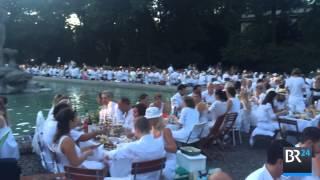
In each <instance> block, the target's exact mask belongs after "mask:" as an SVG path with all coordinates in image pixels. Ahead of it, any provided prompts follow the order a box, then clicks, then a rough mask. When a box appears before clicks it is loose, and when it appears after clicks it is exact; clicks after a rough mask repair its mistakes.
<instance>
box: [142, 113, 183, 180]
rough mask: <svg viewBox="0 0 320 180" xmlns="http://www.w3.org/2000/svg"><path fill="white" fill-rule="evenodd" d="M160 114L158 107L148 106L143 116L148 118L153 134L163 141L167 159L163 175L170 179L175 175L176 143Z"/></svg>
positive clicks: (167, 179)
mask: <svg viewBox="0 0 320 180" xmlns="http://www.w3.org/2000/svg"><path fill="white" fill-rule="evenodd" d="M161 114H162V113H161V111H160V109H159V108H157V107H149V108H148V109H147V112H146V115H145V117H146V118H147V119H148V120H149V123H150V126H151V133H152V134H153V136H154V137H155V138H158V139H160V140H161V141H163V142H164V149H165V151H166V158H167V159H166V165H165V168H164V170H163V175H164V177H165V179H166V180H171V179H174V177H175V170H176V159H177V158H176V152H177V145H176V142H175V141H174V139H173V137H172V133H171V130H170V129H168V128H165V125H164V122H163V119H162V117H161V116H162V115H161Z"/></svg>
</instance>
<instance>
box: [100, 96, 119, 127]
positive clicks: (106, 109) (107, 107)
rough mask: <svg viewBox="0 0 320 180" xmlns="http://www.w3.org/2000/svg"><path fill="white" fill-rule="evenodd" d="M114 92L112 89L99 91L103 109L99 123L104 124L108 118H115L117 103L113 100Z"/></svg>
mask: <svg viewBox="0 0 320 180" xmlns="http://www.w3.org/2000/svg"><path fill="white" fill-rule="evenodd" d="M112 99H113V94H112V92H110V91H102V92H100V93H99V104H100V105H101V110H100V111H99V121H100V122H99V123H100V124H103V123H104V121H105V120H106V119H114V117H115V113H116V109H117V103H115V102H113V101H112Z"/></svg>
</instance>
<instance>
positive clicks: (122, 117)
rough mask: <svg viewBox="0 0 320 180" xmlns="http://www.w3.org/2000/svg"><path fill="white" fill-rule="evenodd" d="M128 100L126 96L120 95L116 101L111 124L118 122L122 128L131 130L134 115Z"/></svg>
mask: <svg viewBox="0 0 320 180" xmlns="http://www.w3.org/2000/svg"><path fill="white" fill-rule="evenodd" d="M130 104H131V103H130V100H129V99H128V98H126V97H122V98H121V99H120V101H119V102H118V108H117V109H116V115H115V118H114V119H113V122H112V123H113V124H120V125H122V126H123V127H124V128H126V129H129V130H131V131H133V125H134V116H133V109H132V108H131V105H130Z"/></svg>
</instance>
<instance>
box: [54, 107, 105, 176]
mask: <svg viewBox="0 0 320 180" xmlns="http://www.w3.org/2000/svg"><path fill="white" fill-rule="evenodd" d="M55 119H56V121H57V122H58V124H57V132H56V134H55V136H54V139H53V143H54V146H53V149H54V151H55V153H56V155H57V160H58V167H59V169H60V171H62V172H63V171H64V166H72V167H82V168H92V169H102V168H104V165H103V163H101V162H97V161H88V160H87V158H88V157H89V156H90V155H92V154H93V150H94V149H95V148H97V146H90V147H86V148H83V149H80V148H79V146H78V145H77V144H76V142H75V141H74V140H73V139H72V138H71V135H70V132H71V129H72V128H74V127H75V126H76V125H77V123H78V117H77V115H76V113H75V112H74V111H73V110H72V109H71V108H70V107H66V108H64V109H61V110H60V111H59V112H58V113H57V114H56V115H55Z"/></svg>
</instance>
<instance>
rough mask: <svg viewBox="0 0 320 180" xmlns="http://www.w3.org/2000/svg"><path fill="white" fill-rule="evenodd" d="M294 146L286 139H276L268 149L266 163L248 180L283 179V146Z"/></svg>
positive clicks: (247, 179)
mask: <svg viewBox="0 0 320 180" xmlns="http://www.w3.org/2000/svg"><path fill="white" fill-rule="evenodd" d="M285 147H292V145H291V144H290V143H288V142H286V141H284V140H276V141H274V142H272V143H271V145H270V147H269V148H268V150H267V162H266V164H265V165H264V166H263V167H262V168H260V169H257V170H256V171H254V172H252V173H251V174H250V175H249V176H248V177H247V178H246V180H282V179H285V178H284V177H283V176H282V174H283V158H284V157H283V148H285Z"/></svg>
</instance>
